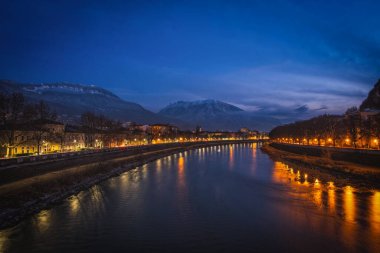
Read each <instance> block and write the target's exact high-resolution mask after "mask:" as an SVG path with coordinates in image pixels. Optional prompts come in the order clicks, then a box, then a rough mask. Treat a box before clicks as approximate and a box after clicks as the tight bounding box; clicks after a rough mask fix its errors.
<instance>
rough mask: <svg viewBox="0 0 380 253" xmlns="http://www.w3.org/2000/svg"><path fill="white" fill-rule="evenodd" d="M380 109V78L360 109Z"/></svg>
mask: <svg viewBox="0 0 380 253" xmlns="http://www.w3.org/2000/svg"><path fill="white" fill-rule="evenodd" d="M368 109H374V110H380V80H379V81H377V83H376V84H375V86H374V87H373V89H372V90H371V91H370V92H369V93H368V97H367V98H366V99H365V100H364V101H363V103H362V104H361V105H360V110H361V111H364V110H368Z"/></svg>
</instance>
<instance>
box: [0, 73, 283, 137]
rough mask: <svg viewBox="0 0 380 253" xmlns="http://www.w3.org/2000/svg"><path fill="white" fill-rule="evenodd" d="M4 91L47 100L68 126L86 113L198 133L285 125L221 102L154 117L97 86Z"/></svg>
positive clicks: (23, 86) (192, 104) (5, 87)
mask: <svg viewBox="0 0 380 253" xmlns="http://www.w3.org/2000/svg"><path fill="white" fill-rule="evenodd" d="M0 91H1V92H5V93H12V92H20V93H23V94H24V97H25V98H26V100H27V102H32V103H35V102H38V101H40V100H44V101H45V102H46V103H47V104H48V105H49V106H50V107H51V108H52V109H53V110H54V111H55V112H56V113H57V115H58V117H59V120H61V121H63V122H66V123H78V122H79V120H80V116H81V114H82V113H83V112H86V111H91V112H94V113H97V114H103V115H105V116H107V117H109V118H112V119H115V120H120V121H122V122H128V121H133V122H137V123H140V124H154V123H169V124H173V125H176V126H179V127H180V128H182V129H194V128H195V127H196V126H198V125H199V126H201V127H202V128H203V129H204V130H225V131H227V130H230V131H236V130H238V129H240V128H242V127H248V128H251V129H257V130H269V129H271V128H272V127H274V126H276V125H278V124H280V123H281V122H280V121H279V120H278V119H276V118H274V117H270V116H262V115H256V114H255V113H254V112H247V111H244V110H243V109H241V108H239V107H237V106H234V105H231V104H228V103H224V102H221V101H217V100H201V101H189V102H186V101H179V102H176V103H172V104H170V105H168V106H166V107H165V108H163V109H162V110H160V111H159V112H158V113H154V112H152V111H149V110H147V109H145V108H144V107H143V106H141V105H139V104H137V103H133V102H128V101H125V100H123V99H121V98H120V97H118V96H117V95H115V94H113V93H112V92H110V91H108V90H106V89H103V88H100V87H97V86H93V85H83V84H72V83H43V84H28V83H18V82H14V81H7V80H1V81H0Z"/></svg>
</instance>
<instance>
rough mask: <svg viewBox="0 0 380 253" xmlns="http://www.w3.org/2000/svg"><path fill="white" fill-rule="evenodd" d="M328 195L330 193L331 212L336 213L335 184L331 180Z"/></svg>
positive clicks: (329, 205)
mask: <svg viewBox="0 0 380 253" xmlns="http://www.w3.org/2000/svg"><path fill="white" fill-rule="evenodd" d="M327 195H328V209H329V212H330V213H331V214H335V207H336V204H335V201H336V197H335V186H334V183H333V182H329V186H328V190H327Z"/></svg>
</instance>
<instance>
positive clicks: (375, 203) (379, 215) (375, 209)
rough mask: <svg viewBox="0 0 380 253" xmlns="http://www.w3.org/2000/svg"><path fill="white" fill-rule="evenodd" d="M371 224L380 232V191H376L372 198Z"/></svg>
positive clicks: (375, 230)
mask: <svg viewBox="0 0 380 253" xmlns="http://www.w3.org/2000/svg"><path fill="white" fill-rule="evenodd" d="M370 213H371V216H370V224H371V225H372V229H373V230H374V232H375V233H380V192H378V191H376V192H375V193H374V194H373V196H372V198H371V210H370Z"/></svg>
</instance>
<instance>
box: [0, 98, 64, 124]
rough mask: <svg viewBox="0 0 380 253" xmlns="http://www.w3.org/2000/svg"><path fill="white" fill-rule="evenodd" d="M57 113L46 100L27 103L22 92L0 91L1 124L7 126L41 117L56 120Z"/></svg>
mask: <svg viewBox="0 0 380 253" xmlns="http://www.w3.org/2000/svg"><path fill="white" fill-rule="evenodd" d="M56 118H57V114H56V113H55V112H53V111H52V110H51V109H50V107H49V106H48V105H47V104H46V103H45V102H44V101H42V100H41V101H39V102H37V103H26V101H25V98H24V95H23V94H22V93H12V94H9V95H8V94H4V93H0V125H2V126H7V125H12V124H19V123H25V122H30V121H33V120H39V119H48V120H56Z"/></svg>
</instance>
